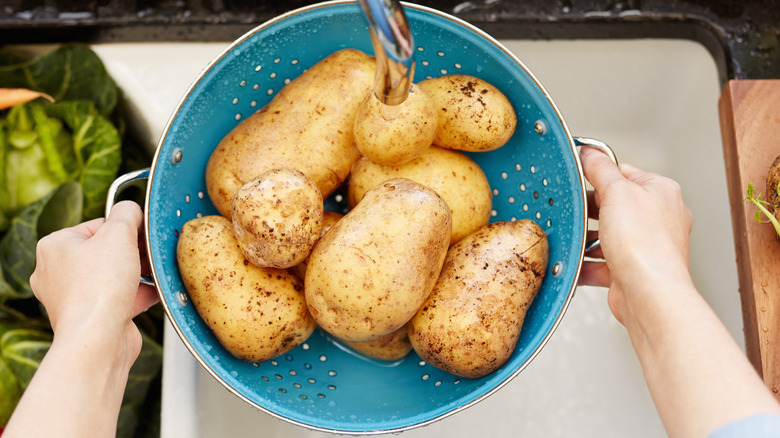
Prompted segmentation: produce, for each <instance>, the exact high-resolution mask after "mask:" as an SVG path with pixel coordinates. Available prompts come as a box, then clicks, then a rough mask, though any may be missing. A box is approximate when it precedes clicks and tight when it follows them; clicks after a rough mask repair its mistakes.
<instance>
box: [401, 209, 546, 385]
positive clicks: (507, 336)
mask: <svg viewBox="0 0 780 438" xmlns="http://www.w3.org/2000/svg"><path fill="white" fill-rule="evenodd" d="M547 259H548V246H547V236H546V235H545V233H544V231H543V230H542V229H541V228H540V227H539V226H538V225H537V224H536V223H535V222H533V221H530V220H527V219H523V220H519V221H517V222H496V223H493V224H490V225H488V226H486V227H484V228H481V229H479V230H477V231H476V232H474V233H473V234H471V235H469V236H467V237H466V238H464V239H463V240H461V241H460V242H458V243H456V244H455V245H453V246H452V247H451V248H450V250H449V252H448V253H447V259H446V260H445V262H444V267H443V268H442V272H441V275H440V276H439V279H438V281H437V282H436V285H435V286H434V288H433V291H432V292H431V294H430V296H429V297H428V299H427V300H426V301H425V303H424V304H423V305H422V307H421V308H420V310H419V312H417V314H416V315H415V316H414V318H412V320H411V321H410V323H409V340H410V341H411V343H412V347H413V348H414V350H415V351H416V352H417V353H418V354H419V355H420V357H422V358H423V360H425V361H426V362H428V363H429V364H431V365H433V366H436V367H438V368H440V369H442V370H444V371H447V372H449V373H452V374H455V375H458V376H461V377H470V378H476V377H482V376H485V375H487V374H489V373H491V372H493V371H495V370H496V369H498V368H499V367H500V366H501V365H503V364H504V363H505V362H506V361H507V360H508V359H509V358H510V356H511V355H512V352H513V351H514V349H515V346H516V344H517V340H518V338H519V337H520V330H521V328H522V326H523V321H524V319H525V315H526V312H527V311H528V308H529V306H530V305H531V302H532V301H533V300H534V298H535V297H536V293H537V292H538V291H539V288H540V287H541V284H542V279H543V278H544V275H545V271H546V270H547Z"/></svg>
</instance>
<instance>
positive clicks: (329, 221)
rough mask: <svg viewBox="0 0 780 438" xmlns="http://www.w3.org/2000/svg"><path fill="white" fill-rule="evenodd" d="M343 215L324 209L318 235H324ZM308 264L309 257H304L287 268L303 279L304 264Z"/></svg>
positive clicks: (304, 275) (304, 276)
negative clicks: (320, 229)
mask: <svg viewBox="0 0 780 438" xmlns="http://www.w3.org/2000/svg"><path fill="white" fill-rule="evenodd" d="M342 217H344V215H343V214H341V213H336V212H335V211H325V212H323V213H322V231H321V232H320V237H322V236H324V235H325V233H327V232H328V230H330V229H331V227H333V225H336V222H338V221H339V220H341V218H342ZM308 264H309V257H306V258H305V259H304V260H303V261H302V262H301V263H298V264H297V265H295V266H293V267H292V268H290V269H289V271H290V272H291V273H292V274H293V275H295V276H296V277H298V278H300V279H301V281H303V280H304V279H305V278H306V266H307V265H308Z"/></svg>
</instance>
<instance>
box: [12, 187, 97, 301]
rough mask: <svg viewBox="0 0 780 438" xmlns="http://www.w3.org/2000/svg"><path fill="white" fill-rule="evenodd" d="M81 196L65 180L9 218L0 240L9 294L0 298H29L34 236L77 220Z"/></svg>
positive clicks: (78, 190)
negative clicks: (8, 224) (9, 225)
mask: <svg viewBox="0 0 780 438" xmlns="http://www.w3.org/2000/svg"><path fill="white" fill-rule="evenodd" d="M82 203H83V196H82V193H81V186H80V185H79V184H78V183H76V182H74V181H70V182H66V183H64V184H62V185H61V186H59V187H58V188H56V189H55V190H53V191H52V192H50V193H49V194H48V195H46V196H44V197H43V198H41V199H39V200H38V201H36V202H34V203H32V204H30V205H28V206H27V207H25V208H24V209H23V210H22V211H21V212H20V213H19V215H18V216H16V217H14V218H13V220H12V221H11V227H10V228H9V230H8V232H7V233H6V234H5V236H3V238H2V240H0V265H2V274H3V277H4V278H5V281H6V282H7V283H8V284H9V285H10V286H11V291H8V290H5V291H3V290H2V287H1V286H0V292H5V293H7V294H10V295H6V296H3V295H0V301H4V300H5V299H9V298H13V299H20V298H32V297H33V292H32V289H31V288H30V275H32V272H33V271H34V270H35V247H36V245H37V244H38V239H40V238H41V237H44V236H46V235H47V234H49V233H51V232H52V231H55V230H58V229H60V228H65V227H71V226H74V225H76V224H78V223H79V222H80V221H81V216H82V214H81V212H82V205H83V204H82Z"/></svg>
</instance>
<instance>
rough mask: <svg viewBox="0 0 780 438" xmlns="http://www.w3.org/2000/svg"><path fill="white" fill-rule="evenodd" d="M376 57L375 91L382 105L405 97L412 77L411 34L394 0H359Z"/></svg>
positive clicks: (412, 42)
mask: <svg viewBox="0 0 780 438" xmlns="http://www.w3.org/2000/svg"><path fill="white" fill-rule="evenodd" d="M358 3H359V4H360V8H361V9H362V10H363V15H364V16H365V17H366V21H368V30H369V33H370V34H371V44H372V45H373V46H374V56H375V57H376V80H375V84H374V94H376V97H377V99H379V101H380V102H382V103H384V104H385V105H398V104H400V103H403V101H405V100H406V97H407V96H408V95H409V88H410V87H411V86H412V81H413V80H414V65H415V64H414V38H413V37H412V31H411V30H410V29H409V21H408V20H407V19H406V14H405V13H404V10H403V7H402V6H401V3H400V2H398V1H397V0H358Z"/></svg>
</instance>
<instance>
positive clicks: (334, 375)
mask: <svg viewBox="0 0 780 438" xmlns="http://www.w3.org/2000/svg"><path fill="white" fill-rule="evenodd" d="M328 375H329V376H331V377H336V371H334V370H330V371H328Z"/></svg>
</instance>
